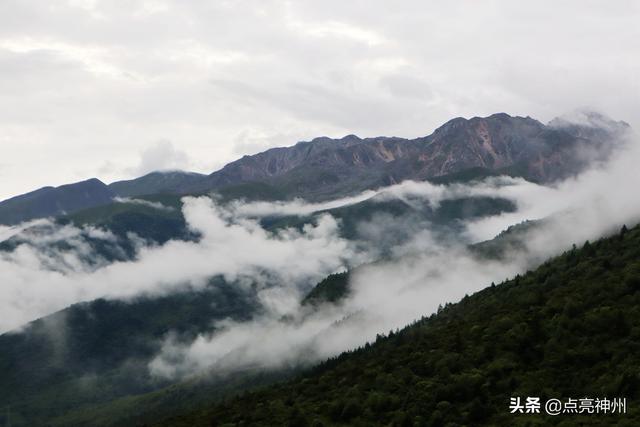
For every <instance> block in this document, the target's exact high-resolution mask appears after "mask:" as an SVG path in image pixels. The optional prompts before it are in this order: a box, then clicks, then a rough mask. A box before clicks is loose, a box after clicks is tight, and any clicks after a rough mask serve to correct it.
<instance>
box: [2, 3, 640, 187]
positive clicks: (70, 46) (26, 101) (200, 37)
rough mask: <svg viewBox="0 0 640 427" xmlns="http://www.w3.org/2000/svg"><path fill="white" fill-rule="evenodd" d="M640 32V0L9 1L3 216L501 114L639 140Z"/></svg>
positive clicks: (4, 55)
mask: <svg viewBox="0 0 640 427" xmlns="http://www.w3.org/2000/svg"><path fill="white" fill-rule="evenodd" d="M639 22H640V2H637V1H615V2H607V1H588V0H586V1H585V0H580V1H563V2H552V1H536V2H526V4H525V2H514V1H506V0H505V1H478V0H474V1H456V2H435V1H403V2H391V1H384V2H383V1H371V0H369V1H351V2H345V1H333V0H323V1H295V2H292V1H277V0H274V1H268V0H260V1H238V2H232V1H199V0H189V1H186V0H175V1H170V0H167V1H164V0H154V1H140V2H132V1H93V0H69V1H67V2H64V1H48V2H42V1H35V0H0V199H4V198H7V197H9V196H12V195H15V194H18V193H22V192H25V191H29V190H32V189H35V188H37V187H40V186H43V185H59V184H63V183H67V182H72V181H78V180H81V179H85V178H89V177H92V176H97V177H99V178H100V179H102V180H104V181H105V182H111V181H113V180H117V179H122V178H129V177H134V176H138V175H141V174H143V173H145V172H148V171H150V170H153V169H166V168H184V169H190V170H195V171H199V172H206V173H209V172H211V171H213V170H215V169H217V168H219V167H220V166H222V165H223V164H225V163H227V162H229V161H231V160H234V159H235V158H237V157H239V156H241V155H244V154H251V153H255V152H257V151H261V150H264V149H266V148H269V147H272V146H280V145H292V144H293V143H295V142H296V141H299V140H305V139H310V138H313V137H316V136H320V135H328V136H333V137H338V136H343V135H345V134H349V133H356V134H358V135H360V136H377V135H396V136H403V137H415V136H420V135H425V134H428V133H430V132H431V131H433V129H434V128H435V127H437V126H438V125H440V124H442V123H443V122H444V121H446V120H448V119H450V118H452V117H455V116H465V117H471V116H475V115H487V114H491V113H494V112H499V111H504V112H507V113H510V114H517V115H529V116H532V117H535V118H538V119H540V120H543V121H547V120H549V119H551V118H552V117H554V116H555V115H558V114H562V113H564V112H567V111H569V110H572V109H574V108H577V107H578V108H579V107H591V108H595V109H597V110H600V111H602V112H604V113H606V114H608V115H610V116H612V117H613V118H615V119H622V120H626V121H628V122H629V123H631V124H632V125H633V126H634V127H636V128H639V127H640V120H638V114H639V113H640V77H639V76H640V25H638V23H639Z"/></svg>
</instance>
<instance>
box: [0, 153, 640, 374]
mask: <svg viewBox="0 0 640 427" xmlns="http://www.w3.org/2000/svg"><path fill="white" fill-rule="evenodd" d="M639 160H640V149H639V147H638V145H637V144H635V145H633V144H632V145H630V146H629V147H627V148H626V149H625V150H623V151H621V152H619V153H618V154H617V155H616V156H615V158H614V159H613V160H612V161H611V163H610V164H609V165H608V166H607V167H599V168H594V169H592V170H589V171H587V172H585V173H583V174H581V175H580V176H578V177H575V178H571V179H569V180H566V181H564V182H562V183H559V184H557V185H555V186H553V187H545V186H540V185H537V184H533V183H530V182H527V181H524V180H522V179H519V178H509V177H494V178H489V179H486V180H484V181H481V182H476V183H472V184H450V185H435V184H430V183H426V182H404V183H401V184H398V185H394V186H391V187H387V188H383V189H380V190H376V191H367V192H364V193H362V194H359V195H356V196H353V197H349V198H344V199H339V200H335V201H332V202H327V203H321V204H308V203H305V202H304V201H301V200H296V201H293V202H253V203H240V202H232V203H230V204H226V205H224V204H221V203H220V202H219V201H217V200H215V199H211V198H208V197H200V198H192V197H187V198H185V199H184V200H183V202H184V205H183V214H184V217H185V220H186V223H187V224H188V226H189V228H190V229H191V230H192V231H195V232H196V233H197V234H199V235H200V236H201V238H200V239H199V240H198V241H178V240H171V241H169V242H167V243H165V244H164V245H162V246H158V245H153V244H148V243H147V242H144V241H141V240H138V241H136V242H137V243H136V245H137V246H136V257H135V259H133V260H129V261H118V262H113V263H107V262H105V263H94V264H87V263H86V262H85V260H86V259H87V258H90V257H91V255H92V252H91V251H92V249H91V247H90V246H86V245H85V244H84V243H83V239H82V237H83V236H86V235H90V236H91V237H92V238H94V239H102V240H104V241H111V240H110V239H113V236H112V235H111V234H110V233H109V232H105V231H103V230H98V229H92V228H86V227H85V228H78V227H74V226H71V225H66V226H60V225H56V224H54V223H51V222H47V221H41V222H40V223H39V225H40V226H41V227H42V226H46V227H50V228H51V229H50V230H49V233H44V234H42V233H40V234H33V235H31V237H30V242H29V244H20V245H18V246H17V248H15V249H14V250H11V251H5V252H0V282H1V283H3V292H2V294H1V296H0V311H2V312H3V317H2V318H1V319H0V331H7V330H10V329H13V328H16V327H18V326H19V325H21V324H23V323H25V322H27V321H29V320H33V319H34V318H37V317H39V316H43V315H46V314H48V313H51V312H53V311H55V310H58V309H62V308H64V307H66V306H68V305H69V304H72V303H75V302H79V301H85V300H92V299H95V298H98V297H106V298H121V299H127V298H132V297H135V296H138V295H141V294H146V295H158V294H166V293H171V292H175V291H179V290H184V289H189V288H197V287H202V286H204V285H205V284H206V283H207V282H208V280H209V279H210V278H211V277H213V276H216V275H222V276H224V277H225V279H227V280H228V281H229V282H230V283H231V282H234V281H237V280H238V279H242V280H241V281H245V282H246V281H248V282H251V283H254V284H258V286H257V288H256V289H257V290H256V292H257V297H258V298H257V299H258V301H259V302H260V303H261V304H262V306H263V307H262V308H263V310H260V312H259V314H258V313H257V314H256V316H254V317H253V319H252V320H249V321H234V320H229V319H227V320H223V321H220V322H217V323H216V324H215V331H216V332H215V333H213V334H203V335H200V336H198V337H197V338H196V339H195V340H194V341H193V342H192V343H190V344H187V345H185V343H184V341H178V340H175V339H173V338H172V337H171V336H170V335H169V336H168V337H167V340H166V341H165V343H164V345H163V350H162V352H161V353H160V354H158V355H157V357H156V358H155V359H154V360H153V361H151V363H150V365H149V369H150V370H151V372H152V373H153V374H155V375H158V376H162V377H169V378H179V377H182V376H185V375H190V374H196V373H199V372H203V371H207V370H209V371H214V372H231V371H233V370H236V369H246V368H247V367H251V368H256V367H257V368H279V367H283V366H290V365H298V364H304V363H312V362H315V361H318V360H322V359H323V358H326V357H328V356H331V355H335V354H337V353H340V352H341V351H344V350H347V349H350V348H353V347H356V346H359V345H362V344H364V343H365V342H367V341H372V340H374V339H375V335H376V334H377V333H380V332H384V331H388V330H390V329H395V328H399V327H402V326H404V325H406V324H407V323H409V322H411V321H412V320H414V319H416V318H419V317H421V316H423V315H428V314H430V313H432V312H433V311H434V310H436V308H437V307H438V305H440V304H443V303H445V302H448V301H455V300H458V299H460V298H461V297H462V296H464V295H465V294H468V293H472V292H475V291H477V290H479V289H481V288H483V287H485V286H487V285H488V284H490V283H491V282H500V281H502V280H503V279H505V278H508V277H512V276H514V275H515V274H517V273H520V272H523V271H525V270H527V269H529V268H532V267H534V266H535V265H536V264H537V263H539V262H541V261H543V260H544V259H545V258H547V257H549V256H552V255H555V254H557V253H559V252H561V251H563V250H564V249H566V248H568V247H570V246H571V244H572V243H574V242H575V243H581V242H583V241H584V240H586V239H594V238H596V237H598V236H601V235H603V234H606V233H607V232H610V231H613V230H616V229H618V228H619V227H620V226H621V225H622V224H623V223H626V224H628V225H632V224H635V223H636V222H638V221H640V199H638V198H636V197H634V196H633V195H634V191H635V188H636V187H637V185H638V184H639V182H638V180H639V178H638V177H637V174H635V169H636V167H637V166H636V165H637V164H638V161H639ZM466 197H492V198H505V199H508V200H511V201H513V202H514V203H515V205H516V206H517V210H516V211H515V212H509V213H502V214H500V215H494V216H489V217H483V218H480V219H473V220H466V221H465V222H464V223H463V224H462V225H464V227H463V230H464V235H463V236H462V237H463V238H462V239H453V240H442V239H439V238H437V237H436V236H435V235H434V233H433V232H432V230H431V229H430V228H429V227H428V224H425V225H424V227H423V228H421V229H418V230H415V229H413V228H412V229H411V230H410V231H408V232H407V233H405V234H406V235H408V236H411V237H410V238H408V239H404V240H403V239H400V240H393V239H389V240H390V241H391V242H392V244H393V245H394V246H393V248H392V250H391V251H390V254H392V257H391V259H387V260H386V261H384V262H382V261H378V262H375V263H370V262H371V261H375V259H376V256H377V255H378V253H377V252H376V250H375V249H376V248H370V247H369V248H367V247H363V246H362V245H358V242H353V241H348V240H346V239H345V238H343V237H341V235H340V223H339V221H337V220H336V219H334V218H333V217H332V216H330V215H329V214H326V213H324V214H322V213H321V212H322V211H325V210H327V209H331V208H335V207H341V206H347V205H351V204H354V203H358V202H361V201H364V200H368V201H371V202H374V203H375V202H377V201H386V200H394V199H400V200H403V201H405V202H406V203H409V204H411V203H422V204H424V203H428V204H429V205H430V206H431V207H432V208H435V207H437V206H438V205H439V204H440V203H442V202H443V201H444V200H451V199H457V198H466ZM319 212H320V214H318V213H319ZM314 213H316V215H315V216H314V219H313V221H312V222H311V223H309V224H307V225H305V226H304V227H302V228H301V229H288V228H285V229H279V230H277V231H268V230H265V229H264V228H263V227H262V226H261V224H260V218H261V217H264V216H274V215H275V216H278V215H282V216H286V215H299V216H306V215H311V214H314ZM542 218H545V221H544V223H543V224H541V225H540V226H538V227H534V228H533V229H532V230H530V231H528V232H527V233H526V234H525V235H524V237H523V242H524V244H525V246H524V249H522V250H519V251H511V252H510V253H509V256H508V258H507V259H503V260H495V261H487V260H486V259H483V260H478V259H477V258H476V257H475V256H474V255H473V254H472V253H471V252H470V251H469V250H468V249H467V246H466V244H468V243H474V242H479V241H482V240H486V239H489V238H492V237H494V236H495V235H496V234H498V233H499V232H500V231H502V230H504V229H506V228H507V227H508V226H510V225H513V224H516V223H520V222H522V221H524V220H531V219H534V220H535V219H542ZM385 223H386V224H385ZM389 224H392V225H394V226H395V227H396V228H399V229H400V230H398V231H397V232H398V233H400V232H401V231H402V229H404V228H409V227H411V226H412V225H411V224H404V223H403V222H402V221H401V220H398V219H397V218H395V217H392V216H386V217H385V216H383V217H381V216H377V217H374V218H373V219H371V220H369V221H365V222H363V223H361V224H359V227H360V228H362V229H363V230H367V233H369V235H370V236H376V235H377V236H379V238H381V239H382V238H383V237H384V236H383V234H385V233H387V234H388V233H389V230H392V229H393V228H389V227H388V225H389ZM32 225H33V224H30V225H29V227H27V225H22V226H19V227H13V228H6V227H5V228H2V229H0V236H2V237H3V238H7V237H11V236H13V237H14V238H15V237H16V236H29V229H30V227H32ZM421 226H422V225H421ZM376 233H378V234H376ZM393 233H395V232H393ZM393 233H392V234H393ZM60 239H64V240H66V241H67V240H68V241H70V242H76V243H72V244H71V246H72V249H73V250H66V251H57V250H56V249H55V248H54V249H52V248H51V244H50V243H51V242H54V241H59V240H60ZM385 244H386V243H385ZM74 245H75V246H74ZM367 263H369V264H367ZM354 266H360V267H359V268H357V269H355V270H354V272H353V274H352V276H351V282H350V288H351V294H350V296H349V297H348V298H347V299H346V300H345V301H343V302H342V303H341V304H339V305H333V306H330V305H327V306H324V307H321V308H319V309H315V310H313V309H311V308H310V307H307V306H302V305H301V300H302V298H303V297H304V294H305V292H306V291H307V290H308V289H309V287H310V286H312V285H313V284H314V283H316V282H317V281H319V280H320V279H322V278H323V277H325V276H326V275H327V274H329V273H332V272H336V271H341V270H344V269H346V268H351V267H354Z"/></svg>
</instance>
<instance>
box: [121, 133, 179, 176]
mask: <svg viewBox="0 0 640 427" xmlns="http://www.w3.org/2000/svg"><path fill="white" fill-rule="evenodd" d="M188 168H189V158H188V156H187V153H186V152H184V151H182V150H180V149H177V148H176V147H175V146H174V145H173V143H172V142H171V141H165V140H163V141H158V142H156V143H155V144H154V145H153V146H151V147H149V148H147V149H145V150H144V151H142V153H140V163H139V164H138V166H136V167H135V168H134V169H133V174H134V175H136V176H139V175H145V174H147V173H149V172H155V171H166V170H181V169H188Z"/></svg>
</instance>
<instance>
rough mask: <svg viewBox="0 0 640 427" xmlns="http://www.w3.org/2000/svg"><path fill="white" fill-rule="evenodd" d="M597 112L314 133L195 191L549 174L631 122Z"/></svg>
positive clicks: (565, 168)
mask: <svg viewBox="0 0 640 427" xmlns="http://www.w3.org/2000/svg"><path fill="white" fill-rule="evenodd" d="M592 114H593V115H596V113H592ZM596 116H597V117H598V118H599V120H592V122H589V123H586V124H576V123H574V122H570V121H567V120H565V121H562V120H560V119H556V120H555V121H553V122H552V125H549V126H545V125H544V124H542V123H540V122H539V121H537V120H534V119H531V118H529V117H512V116H509V115H508V114H504V113H499V114H494V115H491V116H489V117H484V118H482V117H474V118H472V119H464V118H456V119H453V120H450V121H449V122H447V123H445V124H444V125H443V126H441V127H439V128H438V129H436V130H435V132H433V133H432V134H431V135H429V136H426V137H422V138H416V139H411V140H408V139H403V138H396V137H391V138H388V137H378V138H366V139H361V138H359V137H357V136H355V135H348V136H346V137H344V138H341V139H330V138H326V137H322V138H316V139H314V140H312V141H309V142H299V143H298V144H296V145H295V146H293V147H287V148H274V149H271V150H267V151H265V152H262V153H259V154H256V155H254V156H245V157H243V158H242V159H240V160H237V161H235V162H232V163H229V164H228V165H226V166H225V167H224V168H222V169H221V170H219V171H217V172H214V173H212V174H211V175H209V176H208V177H207V178H205V179H204V180H203V181H202V182H200V183H197V184H196V185H195V186H194V187H193V188H191V191H205V190H209V189H212V188H219V187H223V186H225V185H229V184H236V183H240V182H265V183H269V184H272V185H276V186H278V187H279V188H281V189H283V190H286V192H287V194H289V195H290V196H300V197H304V198H306V199H312V200H317V199H325V198H329V197H337V196H340V195H346V194H352V193H354V192H357V191H362V190H365V189H369V188H377V187H382V186H385V185H389V184H393V183H397V182H400V181H403V180H406V179H412V180H425V179H429V178H436V177H441V176H445V175H450V174H455V173H459V172H461V171H464V170H467V169H471V168H482V169H485V170H489V171H503V172H505V173H514V174H517V175H519V176H523V177H525V178H526V179H529V180H532V181H537V182H552V181H555V180H558V179H562V178H566V177H568V176H570V175H573V174H575V173H577V172H579V171H581V170H583V169H584V167H586V166H587V165H588V164H589V163H590V162H591V161H592V160H594V159H602V158H606V157H607V156H608V155H609V154H610V153H611V151H612V150H613V149H614V148H615V147H616V145H617V142H618V140H619V139H620V138H621V137H622V136H623V135H624V134H625V132H626V131H627V130H628V128H629V126H628V125H627V124H626V123H624V122H614V121H612V120H610V119H607V118H605V117H604V116H600V115H596ZM585 152H588V153H589V155H583V153H585Z"/></svg>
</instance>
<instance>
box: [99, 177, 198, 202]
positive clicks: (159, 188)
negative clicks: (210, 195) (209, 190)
mask: <svg viewBox="0 0 640 427" xmlns="http://www.w3.org/2000/svg"><path fill="white" fill-rule="evenodd" d="M204 177H205V175H202V174H199V173H195V172H182V171H166V172H151V173H149V174H147V175H144V176H142V177H140V178H136V179H131V180H126V181H117V182H113V183H111V184H109V188H110V189H111V191H113V192H114V193H115V194H117V195H118V196H121V197H133V196H142V195H147V194H157V193H184V192H185V191H184V190H185V189H187V188H189V187H190V186H193V185H194V184H196V183H197V182H199V181H201V180H202V178H204Z"/></svg>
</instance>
